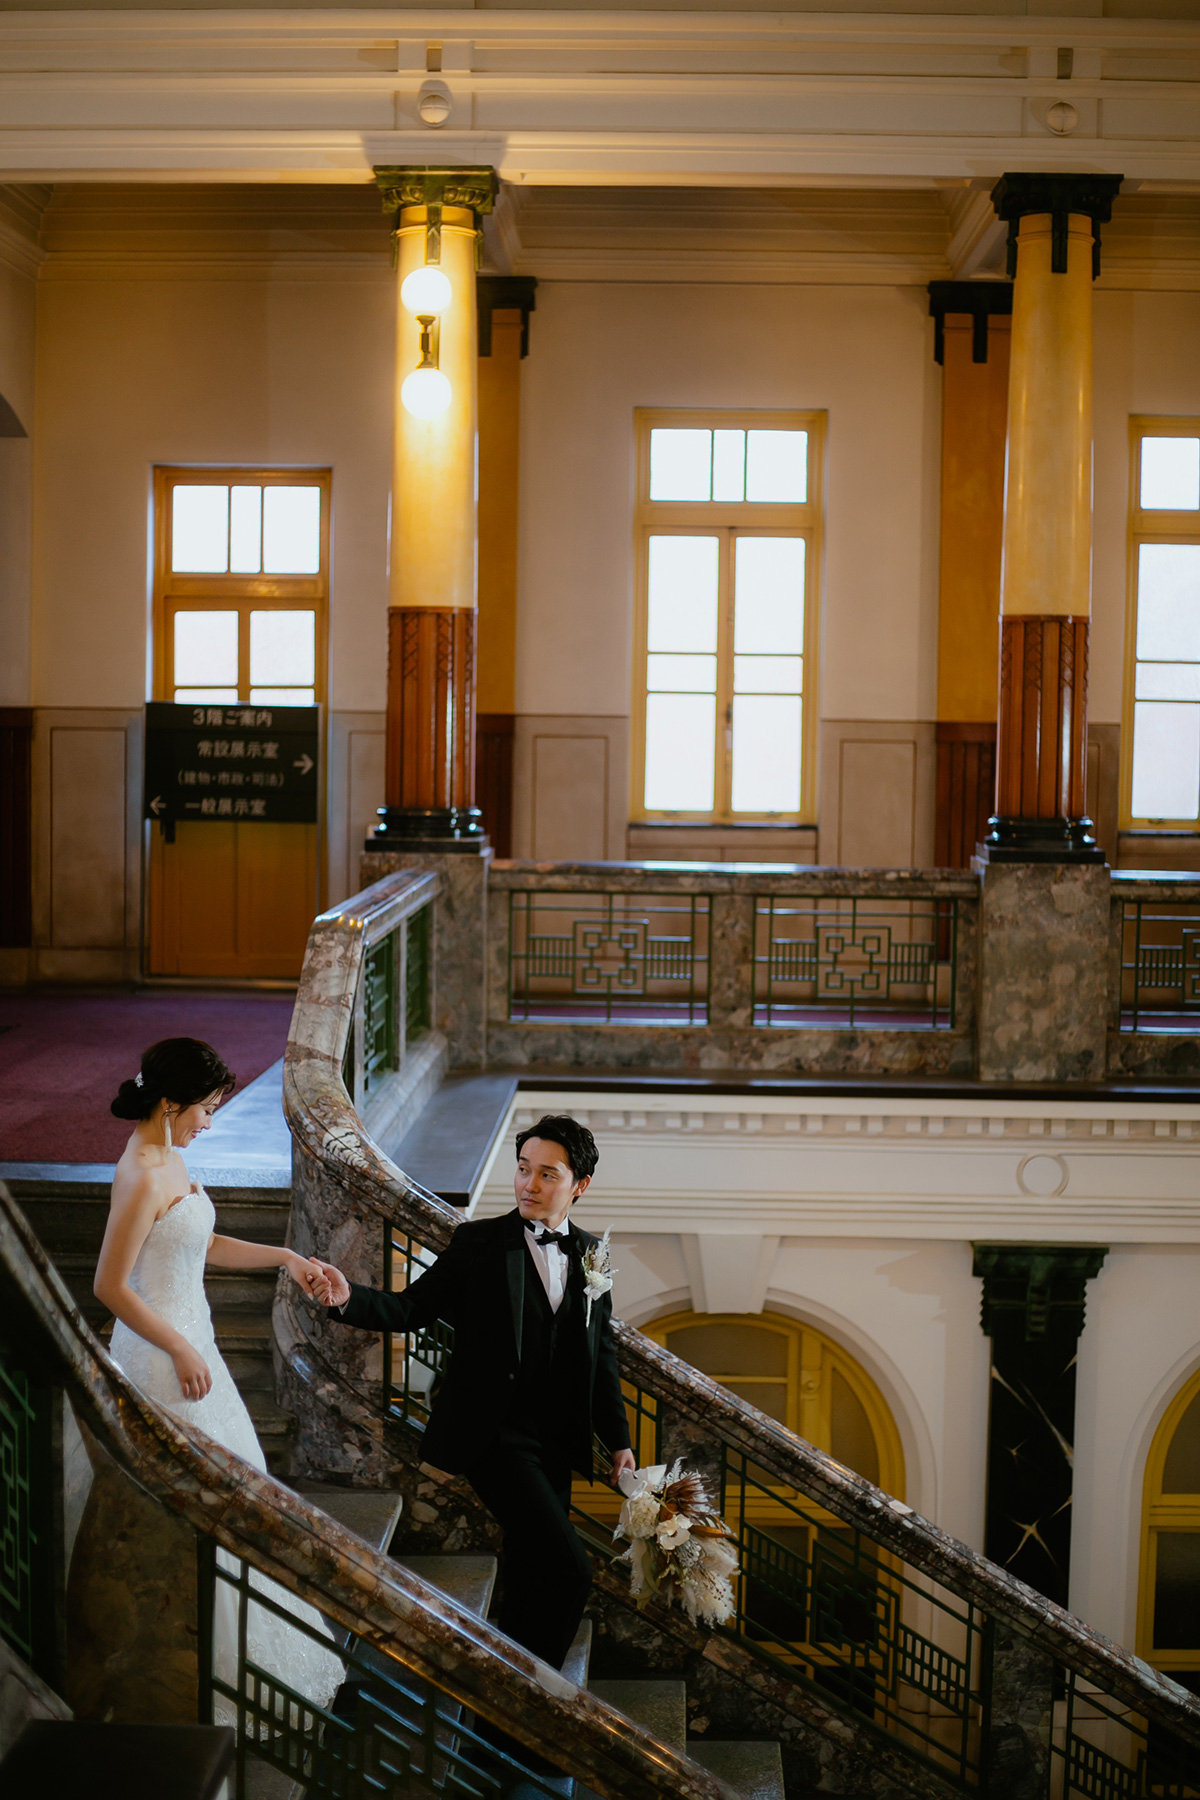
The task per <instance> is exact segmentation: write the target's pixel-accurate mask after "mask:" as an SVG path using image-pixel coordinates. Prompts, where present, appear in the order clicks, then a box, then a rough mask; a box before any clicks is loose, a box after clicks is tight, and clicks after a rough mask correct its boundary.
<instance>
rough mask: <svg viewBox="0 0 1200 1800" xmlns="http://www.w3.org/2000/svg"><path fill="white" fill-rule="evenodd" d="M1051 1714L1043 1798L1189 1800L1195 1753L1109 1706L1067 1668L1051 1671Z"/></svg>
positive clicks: (1198, 1786)
mask: <svg viewBox="0 0 1200 1800" xmlns="http://www.w3.org/2000/svg"><path fill="white" fill-rule="evenodd" d="M1054 1691H1055V1695H1056V1699H1055V1704H1054V1717H1053V1721H1052V1723H1051V1728H1050V1733H1049V1742H1048V1745H1047V1751H1048V1754H1047V1756H1046V1769H1045V1787H1044V1789H1043V1792H1044V1793H1045V1794H1046V1795H1047V1797H1048V1800H1049V1797H1052V1796H1057V1795H1060V1794H1061V1795H1062V1796H1063V1800H1069V1797H1070V1796H1071V1795H1075V1794H1079V1795H1083V1796H1085V1797H1086V1800H1195V1797H1196V1795H1198V1794H1200V1767H1198V1766H1197V1765H1198V1760H1200V1753H1198V1752H1197V1751H1196V1750H1194V1749H1192V1748H1190V1747H1189V1746H1188V1745H1186V1744H1184V1743H1183V1742H1182V1740H1180V1739H1178V1738H1173V1737H1172V1735H1171V1733H1170V1732H1169V1731H1167V1730H1165V1729H1164V1728H1162V1727H1160V1726H1158V1725H1154V1724H1150V1725H1148V1724H1147V1721H1146V1720H1145V1719H1144V1718H1142V1717H1141V1716H1140V1715H1138V1714H1137V1713H1135V1712H1134V1711H1132V1710H1131V1709H1130V1708H1126V1707H1121V1706H1119V1705H1115V1704H1114V1702H1113V1701H1112V1699H1111V1698H1110V1697H1109V1696H1108V1695H1106V1694H1103V1693H1101V1692H1100V1691H1099V1690H1098V1689H1097V1688H1096V1687H1095V1686H1094V1685H1093V1684H1091V1683H1089V1682H1086V1681H1083V1680H1081V1678H1080V1677H1079V1676H1078V1675H1077V1674H1076V1673H1075V1671H1074V1670H1073V1669H1068V1668H1066V1667H1064V1666H1063V1665H1061V1664H1057V1665H1056V1666H1055V1670H1054Z"/></svg>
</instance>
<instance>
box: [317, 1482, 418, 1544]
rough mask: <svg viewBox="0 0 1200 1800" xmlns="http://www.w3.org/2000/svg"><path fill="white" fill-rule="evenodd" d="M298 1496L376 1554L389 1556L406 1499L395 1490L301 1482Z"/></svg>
mask: <svg viewBox="0 0 1200 1800" xmlns="http://www.w3.org/2000/svg"><path fill="white" fill-rule="evenodd" d="M293 1485H294V1486H295V1489H296V1492H297V1493H298V1494H303V1495H304V1498H305V1499H306V1500H311V1501H312V1503H313V1505H314V1506H319V1507H320V1508H321V1511H322V1512H327V1513H328V1514H329V1516H330V1518H331V1519H336V1520H337V1522H338V1524H339V1525H343V1526H345V1528H346V1530H347V1531H352V1532H353V1533H354V1535H355V1536H356V1537H360V1538H362V1539H363V1541H364V1542H365V1543H368V1544H370V1546H371V1548H372V1549H373V1550H378V1551H380V1552H381V1554H383V1555H386V1554H387V1548H388V1545H389V1544H390V1543H391V1541H392V1536H393V1534H394V1532H395V1530H396V1525H397V1523H398V1521H399V1518H400V1511H401V1508H402V1507H403V1505H404V1495H403V1494H401V1493H399V1492H398V1491H397V1490H396V1489H394V1488H347V1487H335V1486H334V1484H333V1483H332V1482H328V1481H297V1482H295V1483H294V1484H293Z"/></svg>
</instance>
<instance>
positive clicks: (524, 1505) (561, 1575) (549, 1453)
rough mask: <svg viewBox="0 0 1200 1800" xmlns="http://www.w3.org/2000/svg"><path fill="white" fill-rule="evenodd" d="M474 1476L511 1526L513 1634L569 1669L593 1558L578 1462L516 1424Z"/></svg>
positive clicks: (507, 1588) (508, 1586)
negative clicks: (580, 1517)
mask: <svg viewBox="0 0 1200 1800" xmlns="http://www.w3.org/2000/svg"><path fill="white" fill-rule="evenodd" d="M466 1473H467V1480H468V1481H469V1482H470V1484H471V1486H472V1487H473V1488H474V1489H475V1492H476V1493H477V1494H478V1495H479V1498H480V1499H481V1500H482V1501H483V1504H484V1505H485V1506H486V1507H487V1509H488V1511H489V1512H490V1513H491V1514H492V1516H493V1517H494V1518H495V1519H496V1520H497V1522H498V1524H499V1525H500V1528H501V1530H502V1531H503V1533H504V1593H503V1597H502V1599H501V1603H500V1617H499V1619H498V1620H497V1624H498V1625H499V1627H500V1630H501V1631H502V1632H503V1633H504V1635H505V1637H510V1638H512V1639H513V1640H514V1641H515V1642H516V1643H518V1644H523V1645H524V1647H525V1649H526V1650H532V1652H533V1654H534V1655H535V1656H540V1657H541V1659H542V1661H543V1662H548V1663H549V1664H550V1666H551V1668H554V1669H561V1668H562V1665H563V1662H564V1661H565V1659H566V1654H567V1651H568V1650H569V1649H570V1648H571V1644H572V1642H573V1640H574V1637H575V1633H576V1632H577V1631H578V1629H579V1621H580V1620H581V1619H582V1617H583V1608H584V1605H585V1603H586V1601H587V1596H588V1589H589V1588H590V1587H591V1585H592V1565H591V1562H590V1560H589V1558H588V1553H587V1551H586V1550H585V1549H584V1547H583V1545H582V1543H581V1542H580V1540H579V1538H578V1536H577V1535H576V1532H575V1527H574V1526H573V1525H572V1524H571V1519H570V1506H571V1469H570V1465H569V1464H568V1463H567V1461H566V1459H565V1458H564V1457H561V1456H558V1455H556V1454H555V1452H554V1451H553V1449H552V1448H547V1447H546V1446H545V1445H544V1444H542V1443H540V1442H539V1441H538V1440H537V1439H536V1438H535V1437H533V1436H531V1435H530V1436H526V1435H525V1434H524V1433H521V1432H517V1431H514V1430H512V1429H511V1428H509V1429H506V1430H505V1431H503V1432H502V1433H501V1437H500V1441H499V1443H498V1444H496V1445H495V1447H494V1448H493V1449H492V1450H490V1451H489V1452H488V1454H487V1456H486V1457H485V1458H483V1459H482V1460H481V1461H480V1462H479V1463H476V1464H475V1465H474V1466H473V1467H472V1468H470V1469H468V1470H467V1472H466Z"/></svg>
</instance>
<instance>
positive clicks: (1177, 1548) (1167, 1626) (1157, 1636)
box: [1154, 1531, 1200, 1650]
mask: <svg viewBox="0 0 1200 1800" xmlns="http://www.w3.org/2000/svg"><path fill="white" fill-rule="evenodd" d="M1156 1535H1157V1538H1158V1545H1157V1549H1158V1555H1157V1558H1156V1565H1157V1566H1156V1568H1155V1578H1154V1647H1155V1649H1156V1650H1193V1649H1196V1650H1200V1532H1194V1531H1160V1532H1158V1533H1157V1534H1156Z"/></svg>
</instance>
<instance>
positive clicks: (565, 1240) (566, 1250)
mask: <svg viewBox="0 0 1200 1800" xmlns="http://www.w3.org/2000/svg"><path fill="white" fill-rule="evenodd" d="M533 1241H534V1243H535V1244H553V1245H554V1248H555V1249H556V1250H561V1251H562V1253H563V1255H564V1256H569V1255H570V1254H571V1239H570V1236H569V1235H568V1233H567V1232H565V1231H562V1232H559V1231H539V1232H538V1233H537V1235H536V1237H535V1238H534V1240H533Z"/></svg>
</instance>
